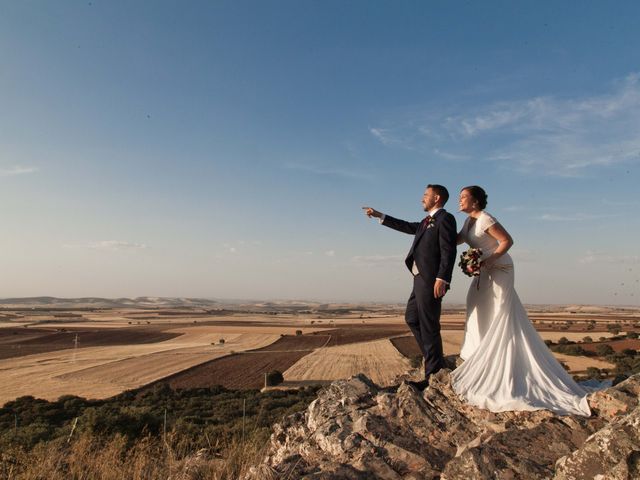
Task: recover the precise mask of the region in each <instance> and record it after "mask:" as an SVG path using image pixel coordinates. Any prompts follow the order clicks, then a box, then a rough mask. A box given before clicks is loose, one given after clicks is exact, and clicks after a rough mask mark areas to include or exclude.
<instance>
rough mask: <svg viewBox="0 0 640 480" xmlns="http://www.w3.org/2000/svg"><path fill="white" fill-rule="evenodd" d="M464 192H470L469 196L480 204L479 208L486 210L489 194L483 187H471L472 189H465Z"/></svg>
mask: <svg viewBox="0 0 640 480" xmlns="http://www.w3.org/2000/svg"><path fill="white" fill-rule="evenodd" d="M463 190H466V191H467V192H469V195H471V196H472V197H473V199H474V200H475V201H476V202H478V208H479V209H480V210H484V209H485V208H486V207H487V192H485V191H484V189H483V188H482V187H479V186H477V185H471V186H470V187H464V188H463Z"/></svg>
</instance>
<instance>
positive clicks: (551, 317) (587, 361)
mask: <svg viewBox="0 0 640 480" xmlns="http://www.w3.org/2000/svg"><path fill="white" fill-rule="evenodd" d="M296 308H298V310H292V309H287V308H282V309H280V310H278V309H277V308H272V310H271V311H268V312H259V311H258V312H249V311H245V312H235V311H223V312H215V314H211V312H208V311H203V310H202V309H189V308H183V309H179V310H176V309H173V310H168V309H163V308H156V309H149V308H146V309H136V308H130V309H101V310H92V311H83V310H78V311H73V310H71V309H70V310H68V311H67V310H65V311H63V312H60V311H58V310H56V311H54V312H46V311H45V312H42V311H38V312H36V313H33V312H29V311H27V312H25V311H24V309H23V310H16V311H14V312H12V311H10V310H9V309H4V310H3V312H2V316H3V318H2V322H1V323H0V385H2V389H0V404H4V403H5V402H7V401H9V400H13V399H15V398H17V397H19V396H23V395H33V396H35V397H40V398H45V399H49V400H54V399H57V398H58V397H59V396H61V395H79V396H84V397H89V398H106V397H109V396H112V395H115V394H118V393H120V392H122V391H124V390H129V389H136V388H140V387H144V386H145V385H149V384H152V383H154V382H163V381H165V379H169V378H171V379H174V380H172V381H173V382H174V384H176V385H182V384H184V385H188V386H190V387H192V386H211V385H213V384H221V385H234V386H235V387H233V388H238V386H239V387H240V388H255V386H256V385H259V384H260V380H259V379H260V378H261V376H263V375H264V374H265V373H266V372H267V371H268V370H270V369H274V368H276V369H280V370H281V371H283V373H284V378H285V381H286V384H289V385H296V384H298V385H303V384H308V383H313V382H320V383H325V382H327V381H331V380H335V379H339V378H346V377H349V376H351V375H354V374H357V373H364V374H365V375H367V376H368V377H370V378H371V379H372V380H373V381H375V382H376V383H379V384H381V385H389V384H390V383H391V382H393V380H394V379H395V378H396V377H397V376H398V375H401V374H403V373H406V371H407V370H408V369H409V368H410V359H409V357H410V356H412V355H413V354H415V348H416V345H415V342H414V341H413V340H412V338H411V334H410V332H409V330H408V328H407V326H406V324H405V322H404V318H403V314H402V307H401V306H392V307H377V308H367V307H358V306H355V305H347V306H343V307H341V308H335V309H333V310H324V311H318V310H316V311H314V310H313V309H312V308H308V309H304V310H300V308H301V307H299V306H298V307H296ZM570 308H572V310H570V311H568V310H567V308H564V309H560V310H553V309H549V308H546V309H545V310H544V311H533V312H530V316H531V318H532V320H533V322H534V325H535V326H536V328H537V329H538V331H539V332H540V335H541V336H542V338H543V339H550V340H553V341H556V342H557V341H558V340H559V339H560V338H561V337H565V338H567V339H568V340H570V341H581V340H582V339H583V338H584V337H585V336H587V335H588V336H590V337H591V338H592V339H593V340H594V341H597V340H598V339H601V338H602V337H604V338H608V337H610V336H611V335H612V333H610V332H609V331H607V327H608V326H609V325H610V324H612V323H617V324H620V325H622V326H623V327H626V328H627V329H628V328H631V326H632V325H634V324H635V323H634V322H636V323H637V322H638V314H637V312H635V311H633V312H629V311H624V312H619V311H615V310H607V309H604V308H598V309H595V310H594V309H586V308H585V309H580V308H578V307H575V306H573V307H570ZM464 320H465V317H464V312H463V311H462V310H453V311H448V312H447V311H445V313H444V314H443V317H442V327H443V330H442V337H443V346H444V351H445V354H446V355H455V354H457V353H458V352H459V350H460V346H461V344H462V341H463V338H464ZM403 337H405V338H403ZM412 344H413V345H412ZM402 345H404V347H402ZM411 352H413V354H412V353H411ZM555 355H556V357H557V358H558V359H559V360H562V361H563V362H564V363H566V364H567V366H568V367H569V368H570V369H571V371H572V372H574V373H576V372H584V371H585V370H586V368H588V367H597V368H612V365H610V364H608V363H607V362H604V361H603V360H602V359H599V358H594V357H584V356H568V355H562V354H555ZM185 375H186V377H185ZM187 377H188V380H186V378H187ZM239 377H243V378H244V377H247V378H248V377H251V379H250V380H247V381H245V382H243V381H241V380H242V379H241V378H239Z"/></svg>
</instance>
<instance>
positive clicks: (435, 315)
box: [405, 275, 444, 379]
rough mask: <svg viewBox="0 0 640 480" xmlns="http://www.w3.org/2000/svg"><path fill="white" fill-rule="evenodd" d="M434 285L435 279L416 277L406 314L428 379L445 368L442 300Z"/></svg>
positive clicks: (406, 319)
mask: <svg viewBox="0 0 640 480" xmlns="http://www.w3.org/2000/svg"><path fill="white" fill-rule="evenodd" d="M434 284H435V279H432V280H425V279H424V278H423V277H422V276H421V275H416V276H415V277H414V278H413V291H412V292H411V296H410V297H409V301H408V302H407V310H406V312H405V321H406V322H407V325H409V328H410V329H411V332H412V333H413V336H414V337H415V339H416V341H417V342H418V346H419V347H420V350H421V351H422V355H423V356H424V374H425V378H426V379H428V378H429V375H431V374H432V373H436V372H437V371H438V370H440V369H441V368H443V367H444V355H443V352H442V337H441V335H440V311H441V310H442V298H435V296H434V295H433V286H434Z"/></svg>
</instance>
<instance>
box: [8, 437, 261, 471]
mask: <svg viewBox="0 0 640 480" xmlns="http://www.w3.org/2000/svg"><path fill="white" fill-rule="evenodd" d="M167 437H168V438H167V442H166V443H165V442H162V440H161V439H155V438H151V437H146V438H143V439H141V440H138V441H136V442H134V443H133V444H130V443H128V442H127V440H126V439H125V438H124V437H122V436H114V437H112V438H110V439H108V440H100V439H98V438H96V437H93V436H91V435H89V434H85V435H82V436H79V437H78V438H77V439H75V440H74V441H72V442H71V443H70V444H67V443H66V442H65V441H52V442H49V443H41V444H39V445H37V446H36V447H35V448H34V449H33V450H32V451H30V452H28V453H27V452H24V451H19V450H14V451H4V452H2V453H0V480H41V479H46V480H69V479H73V480H125V479H126V480H155V479H169V480H205V479H210V480H232V479H233V480H235V479H237V478H241V477H243V476H244V475H245V474H246V473H248V471H249V468H250V467H251V466H252V465H256V464H258V463H259V462H260V460H261V459H262V457H263V456H264V453H265V448H266V442H265V439H264V438H263V436H261V435H256V436H255V437H253V438H250V439H249V440H247V441H246V442H235V443H232V444H230V445H226V446H223V448H222V449H220V446H215V447H214V448H210V449H202V450H199V451H197V452H186V451H184V450H183V449H182V448H181V446H180V442H179V439H178V438H177V437H176V436H175V435H168V436H167ZM216 447H217V448H216ZM216 452H217V453H216Z"/></svg>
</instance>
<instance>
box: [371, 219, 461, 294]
mask: <svg viewBox="0 0 640 480" xmlns="http://www.w3.org/2000/svg"><path fill="white" fill-rule="evenodd" d="M382 224H383V225H385V226H387V227H389V228H393V229H394V230H398V231H399V232H404V233H408V234H410V235H415V238H414V239H413V244H412V245H411V249H410V250H409V253H408V254H407V258H406V259H405V261H404V263H405V264H406V265H407V268H408V269H409V271H411V268H412V267H413V262H415V263H416V265H417V267H418V271H419V272H420V276H422V277H423V278H424V279H425V280H426V281H433V282H435V279H436V278H441V279H442V280H445V281H446V282H451V274H452V273H453V267H454V265H455V261H456V248H457V242H456V237H457V229H456V219H455V218H454V217H453V215H451V214H450V213H449V212H447V211H446V210H444V209H440V210H438V211H437V212H436V213H435V215H434V216H433V225H432V226H431V227H427V228H425V227H424V226H423V223H422V222H407V221H405V220H400V219H398V218H394V217H392V216H390V215H385V218H384V221H383V222H382Z"/></svg>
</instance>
